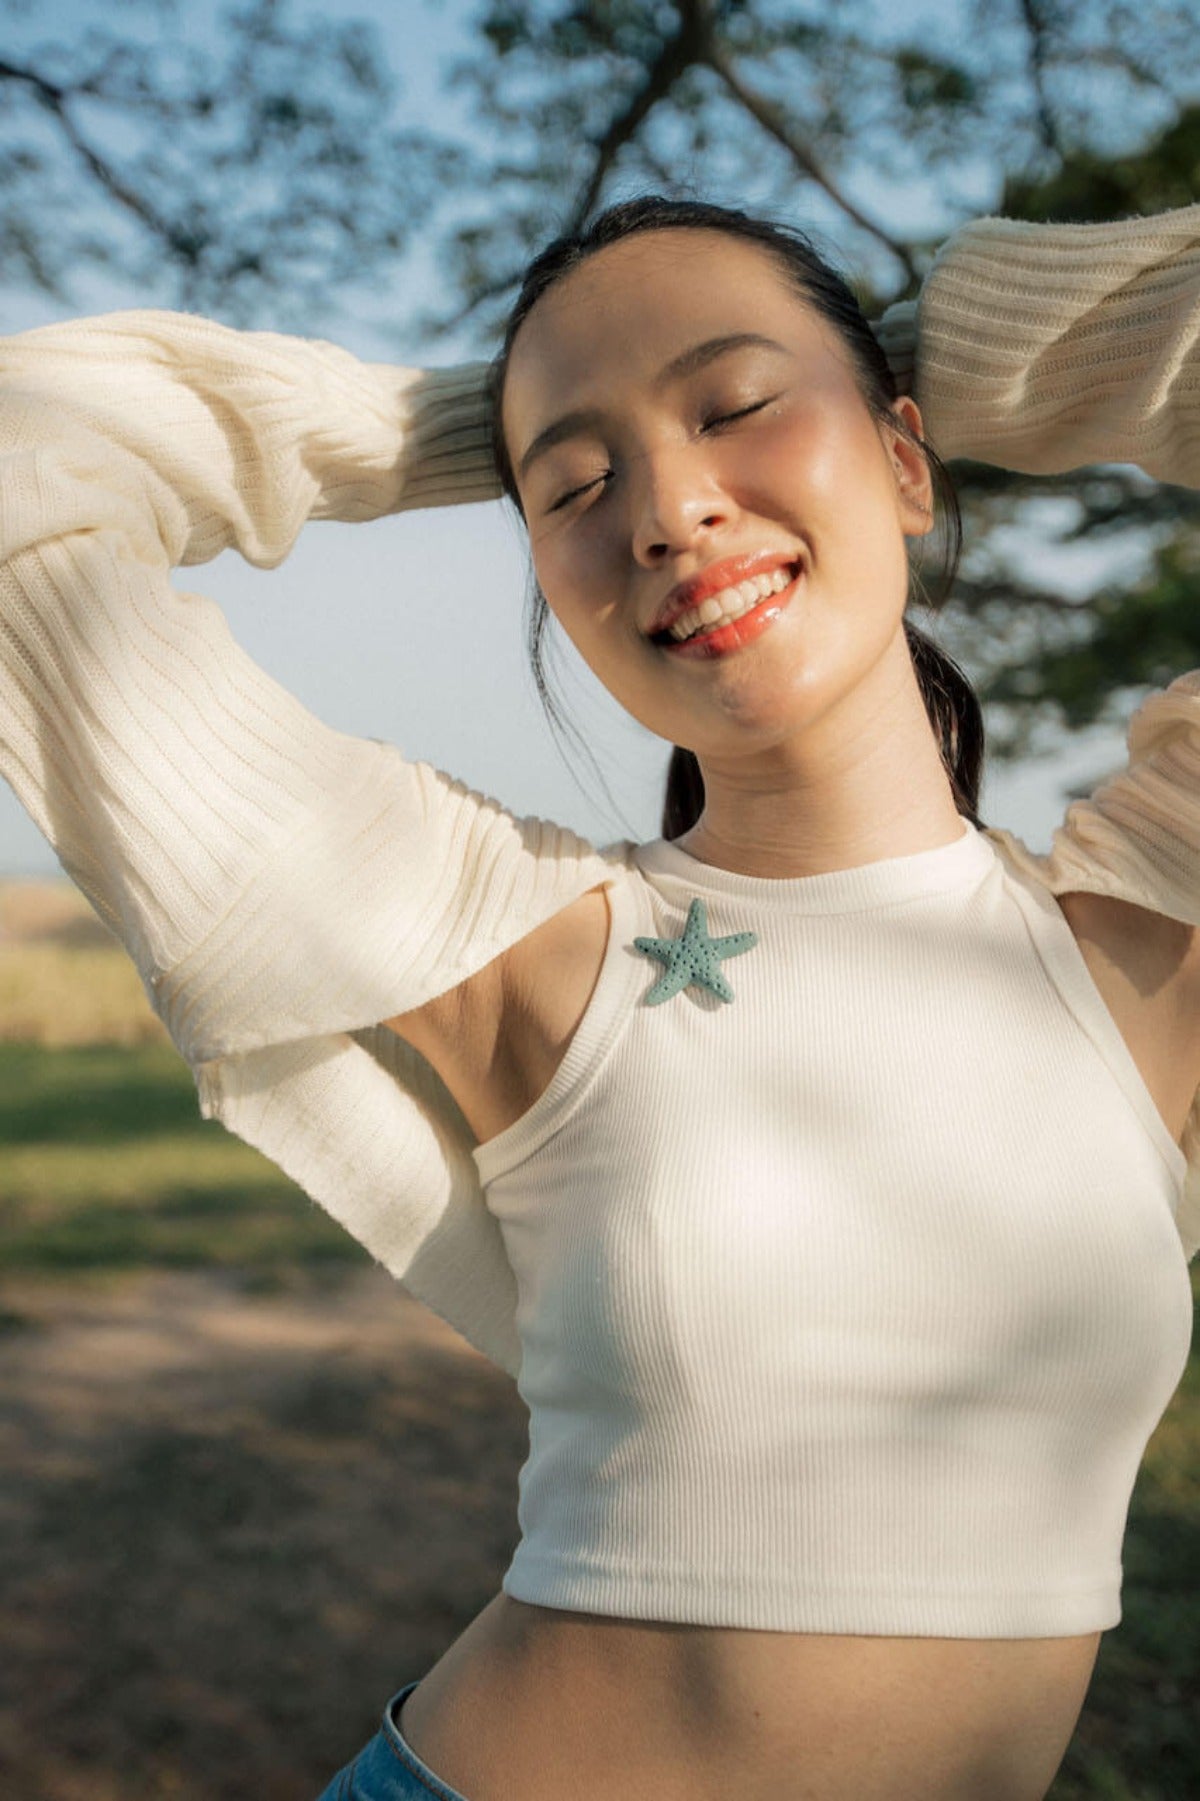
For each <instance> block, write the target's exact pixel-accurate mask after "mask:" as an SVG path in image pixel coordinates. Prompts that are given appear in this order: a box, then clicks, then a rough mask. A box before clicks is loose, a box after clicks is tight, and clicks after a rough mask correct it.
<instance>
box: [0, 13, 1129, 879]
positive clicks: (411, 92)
mask: <svg viewBox="0 0 1200 1801" xmlns="http://www.w3.org/2000/svg"><path fill="white" fill-rule="evenodd" d="M37 10H38V9H32V11H31V19H32V20H34V21H36V17H37ZM220 10H221V9H220V8H219V7H218V6H215V5H213V4H211V3H210V0H192V4H190V5H189V7H188V18H189V20H191V21H192V23H193V26H194V27H195V28H196V29H199V30H204V29H215V25H216V21H217V20H218V19H219V15H220ZM297 10H298V11H300V12H301V13H303V12H305V11H306V10H308V9H306V8H305V7H304V6H303V5H300V6H298V8H297ZM337 10H338V11H339V12H340V13H341V14H342V15H343V16H346V17H364V18H370V19H372V20H374V21H375V22H376V23H377V24H378V26H379V28H380V30H381V33H382V35H383V37H384V40H385V43H386V44H387V46H388V48H389V51H390V55H391V59H392V65H393V68H394V69H395V70H396V71H397V72H398V73H399V74H400V76H401V80H402V93H401V97H400V106H399V114H400V116H402V117H403V118H404V120H405V121H406V122H409V121H411V122H414V123H428V124H431V125H433V124H436V125H438V126H440V127H442V128H444V129H448V130H462V131H464V132H466V133H467V134H469V133H470V130H471V122H470V120H469V118H468V117H467V116H466V114H465V106H464V103H463V101H462V98H461V96H451V95H447V94H445V92H444V91H443V89H442V75H443V72H444V69H445V67H446V64H447V62H448V60H449V59H450V58H451V57H453V56H454V55H455V54H456V53H460V52H461V51H463V50H464V49H465V48H466V47H467V45H468V42H469V39H470V29H469V28H470V22H471V20H472V18H473V17H474V16H475V15H476V14H477V12H478V7H477V5H475V4H474V3H473V0H438V3H436V4H435V3H434V0H348V3H347V4H346V5H344V6H342V7H340V8H338V9H337ZM925 10H926V11H932V12H936V13H938V14H939V17H940V16H941V15H942V14H944V13H945V11H946V6H945V0H943V4H942V5H941V6H936V5H935V6H932V7H931V6H930V5H929V0H925ZM956 10H957V9H956V8H955V7H953V6H951V7H950V11H951V13H954V12H955V11H956ZM106 16H109V9H108V6H107V4H106V5H104V6H97V5H95V4H84V3H82V0H58V3H57V4H56V7H55V9H54V18H55V24H56V28H57V29H59V30H66V29H68V28H69V26H70V24H71V23H72V22H74V21H79V22H80V23H83V22H86V21H87V20H89V19H98V20H99V19H103V18H105V17H106ZM943 22H944V21H943ZM883 192H884V190H883V189H882V188H880V189H879V192H878V193H877V194H876V195H875V196H874V198H875V200H876V202H877V203H879V202H880V197H881V196H882V195H883ZM863 197H864V198H871V196H867V195H864V196H863ZM923 203H924V202H923V197H922V196H920V195H919V194H917V193H915V192H908V191H906V192H905V193H903V194H898V193H897V192H896V191H895V190H893V191H891V192H890V193H889V194H888V195H887V204H888V206H889V207H890V208H891V211H892V216H893V217H895V216H897V213H898V211H899V210H901V209H902V208H903V206H904V205H905V204H908V205H911V206H914V207H920V205H922V204H923ZM410 263H411V266H409V265H406V275H405V280H404V284H403V287H404V291H403V292H402V293H398V294H397V296H396V303H397V305H396V310H397V315H398V316H399V317H403V316H404V314H405V313H408V312H411V314H412V315H413V316H414V317H415V316H416V314H417V313H418V312H419V311H421V310H422V309H423V308H424V307H426V306H428V305H429V304H430V302H431V297H432V296H433V295H434V293H435V284H436V282H437V278H438V274H437V266H436V261H435V259H434V258H433V257H432V255H429V254H425V255H422V254H420V253H418V254H417V256H416V257H414V258H412V259H410ZM147 304H151V305H153V304H163V302H162V301H161V300H159V299H155V297H153V296H151V297H147V296H146V295H144V294H141V293H133V292H130V291H129V290H128V289H127V288H122V287H121V286H120V284H111V285H110V286H108V287H97V286H93V287H92V288H91V289H89V291H88V296H87V303H86V304H85V305H76V306H74V307H70V306H62V305H58V304H56V303H54V302H50V301H47V300H45V299H42V298H39V297H35V296H32V295H29V294H21V293H17V292H13V291H0V333H8V332H15V331H20V330H23V329H26V328H28V327H30V326H34V325H40V324H45V323H49V322H52V321H54V320H57V319H63V318H69V317H71V316H73V315H74V314H77V313H79V312H81V311H88V312H94V311H107V310H115V309H118V308H125V307H129V306H137V305H147ZM312 335H314V336H328V337H333V338H335V339H336V340H337V341H338V342H340V343H342V344H344V345H345V347H346V348H347V349H349V350H351V351H353V352H355V353H356V354H357V355H360V356H363V357H365V358H366V359H368V360H371V361H379V360H387V361H401V362H405V361H409V362H413V363H416V364H418V365H422V364H424V365H425V366H428V365H429V364H432V363H438V364H449V363H454V362H456V361H463V360H468V359H473V358H474V357H475V356H477V355H479V354H480V353H479V351H478V350H477V349H476V348H474V347H473V346H472V345H471V344H470V342H469V341H468V340H467V339H466V338H463V339H461V340H457V341H456V340H450V341H448V342H447V343H444V344H441V345H439V347H438V349H437V351H436V353H432V354H429V355H427V356H426V357H422V356H420V355H419V354H418V355H413V356H411V357H406V356H405V355H404V354H403V352H402V351H401V352H399V353H397V351H396V350H395V348H394V340H393V341H392V344H391V346H390V347H389V348H388V349H387V350H386V351H384V350H383V349H381V345H380V341H379V338H378V335H377V334H375V333H373V332H372V330H371V328H370V326H369V325H368V324H364V323H361V322H356V321H355V320H353V319H350V320H341V321H339V322H338V323H337V325H336V326H335V325H332V324H326V323H324V322H322V321H315V322H314V324H313V326H312ZM177 579H178V580H179V583H180V585H181V586H183V587H186V589H188V590H189V591H199V592H203V593H205V594H207V595H209V596H211V597H212V598H213V599H215V600H216V601H217V602H218V603H219V604H220V605H221V607H222V608H223V609H224V611H225V613H226V616H227V618H228V619H229V622H230V625H231V627H232V629H233V631H234V634H235V636H236V637H237V638H238V639H239V641H240V642H241V643H242V644H243V645H244V646H245V648H246V649H247V650H248V651H249V653H250V655H251V656H253V657H254V658H255V660H256V661H257V662H259V663H260V664H261V665H262V666H263V667H264V668H265V669H267V670H268V671H269V672H270V674H271V675H273V676H274V677H275V678H276V679H277V680H278V681H280V682H282V683H283V684H284V686H285V687H287V688H289V689H290V690H291V691H292V692H293V693H295V694H297V695H298V696H299V697H300V698H301V699H302V700H303V701H304V702H305V704H306V705H308V706H309V707H310V708H311V709H312V710H313V711H314V712H315V713H317V714H318V715H319V716H320V717H321V718H322V719H324V720H326V721H328V722H329V723H330V724H331V725H333V726H335V727H337V728H339V729H340V730H343V731H347V732H352V733H356V734H361V735H364V736H369V737H374V738H382V739H386V740H389V741H390V742H392V743H395V744H397V745H398V746H399V747H400V749H401V750H402V752H403V753H404V754H405V755H407V756H411V757H413V758H414V759H418V758H419V759H421V760H424V761H427V762H431V763H433V764H434V765H435V766H436V767H438V768H440V769H443V770H446V771H448V772H449V773H451V774H452V775H454V776H455V777H457V778H459V779H460V780H462V781H464V782H466V783H467V784H468V785H469V786H470V787H471V788H474V789H476V790H478V791H479V792H481V793H484V794H487V795H490V796H493V797H495V798H496V799H498V800H500V801H501V802H502V803H503V804H504V805H505V806H506V807H508V808H510V809H511V810H512V811H513V812H515V813H517V814H518V815H533V816H537V817H541V818H546V819H553V820H556V821H558V822H560V823H562V824H564V825H569V826H571V827H572V828H573V829H574V830H575V831H577V832H579V833H581V834H582V835H583V836H584V837H586V838H588V839H590V840H591V841H592V842H593V843H595V844H598V845H603V844H607V843H609V842H611V841H612V840H614V839H617V838H625V837H630V838H634V839H636V840H639V841H640V840H644V839H648V838H654V837H657V836H658V835H659V833H660V830H661V808H662V794H663V786H664V780H665V773H666V765H667V760H668V758H669V755H670V745H669V744H668V743H667V742H666V741H665V740H663V739H661V738H658V737H656V736H655V735H654V734H652V733H651V732H649V731H648V730H646V729H645V728H644V727H643V726H641V725H640V724H639V723H638V722H637V721H635V720H633V719H632V718H630V716H629V715H628V714H626V713H625V712H624V711H623V709H622V708H621V707H620V706H619V705H618V704H617V703H616V702H615V701H614V700H613V699H612V697H611V696H610V695H609V694H608V693H607V692H606V691H605V689H604V688H603V687H602V686H601V685H600V683H599V682H598V681H597V680H596V679H595V677H593V676H592V674H591V672H590V670H589V669H588V668H587V666H586V664H584V663H583V661H582V659H581V658H580V657H579V656H578V655H577V653H576V652H575V650H574V648H573V647H572V646H571V644H570V643H569V642H568V641H567V640H566V639H565V637H564V636H563V635H562V634H561V633H558V634H556V637H557V645H558V649H557V651H556V652H555V654H554V655H553V656H552V657H550V658H549V659H548V663H547V671H548V679H549V681H550V682H551V685H552V687H553V689H554V692H555V694H556V697H557V698H558V699H559V703H560V706H561V708H562V710H563V711H564V712H566V713H567V714H568V715H569V717H570V718H571V719H572V721H573V722H574V724H575V725H576V726H577V728H578V729H579V730H580V732H581V733H583V735H584V737H585V739H586V741H587V743H588V744H589V746H590V747H591V750H592V753H593V755H594V756H595V757H596V760H597V762H598V764H599V765H600V768H601V770H602V772H603V775H604V779H605V781H606V783H607V785H608V789H609V792H610V794H611V796H612V800H613V803H614V804H613V805H610V804H609V803H608V801H607V800H606V798H605V796H604V794H603V792H602V791H601V789H600V787H599V784H598V783H597V780H596V777H595V774H594V772H593V770H592V768H591V766H590V764H588V763H587V761H586V760H585V759H584V758H583V757H582V756H581V754H580V753H579V752H578V750H577V749H576V747H575V745H574V743H573V742H572V741H571V740H567V742H566V744H565V745H564V746H563V747H562V748H560V742H559V739H558V738H557V737H556V736H555V735H554V734H553V733H552V731H551V729H550V726H549V724H548V722H547V720H546V719H545V716H544V714H543V712H542V709H541V706H540V704H539V702H538V699H537V695H536V691H535V687H534V682H533V677H532V674H531V672H530V670H529V667H528V663H527V658H526V654H525V650H524V636H525V630H524V606H525V594H526V584H527V579H528V557H527V552H526V548H525V543H524V540H523V536H522V533H521V530H520V526H519V521H518V520H517V518H516V515H515V514H514V513H513V512H512V510H511V509H510V508H508V507H507V506H506V505H505V504H503V503H501V502H499V501H494V502H489V503H486V504H484V505H476V506H469V507H446V508H439V509H434V510H431V511H427V512H423V513H407V514H401V515H398V516H396V517H395V518H391V519H383V520H378V521H373V522H371V523H370V524H367V525H356V526H346V525H338V524H332V523H327V522H319V523H315V524H312V525H310V526H308V527H307V528H306V529H305V530H304V531H303V532H302V533H301V536H300V539H299V542H298V543H297V545H296V548H295V549H294V550H293V552H292V553H291V555H290V556H289V558H288V559H287V560H286V561H285V563H284V564H283V565H282V566H281V567H280V568H279V569H277V570H273V571H270V572H263V571H259V570H255V569H252V568H251V567H250V566H249V565H248V564H246V563H245V562H244V561H243V560H242V559H241V558H240V556H238V554H237V553H236V552H232V551H230V552H224V553H222V555H221V556H219V557H218V558H216V559H215V561H213V562H211V563H209V564H206V565H203V566H201V567H192V568H189V569H188V570H186V571H183V572H181V574H180V576H179V577H178V578H177ZM956 654H958V655H959V656H960V660H962V661H963V662H964V663H965V665H966V666H967V668H968V673H969V670H970V665H969V658H968V657H966V656H964V655H963V654H962V652H961V650H958V649H956ZM1124 756H1125V747H1124V734H1123V732H1122V731H1116V732H1114V731H1113V730H1111V729H1105V730H1102V731H1094V732H1090V733H1087V734H1081V735H1079V736H1076V737H1074V738H1072V740H1071V741H1070V743H1069V745H1068V746H1067V747H1066V748H1065V749H1064V750H1061V751H1057V752H1055V753H1054V754H1052V755H1050V756H1043V757H1039V758H1037V759H1034V760H1032V761H1030V762H1028V763H1026V764H1023V765H1008V766H1004V765H998V764H992V765H991V766H989V767H988V769H987V772H986V774H985V778H984V783H983V788H982V793H981V799H980V813H981V816H982V818H983V819H984V820H985V821H986V823H987V824H989V825H1002V826H1006V827H1008V828H1009V829H1010V830H1012V831H1014V832H1016V833H1017V834H1018V835H1019V836H1020V837H1022V838H1024V839H1025V841H1026V843H1028V844H1029V845H1030V846H1031V848H1034V849H1037V850H1044V849H1047V848H1048V847H1049V841H1050V835H1051V832H1052V830H1053V828H1054V826H1055V825H1056V824H1057V823H1058V822H1059V820H1060V819H1061V817H1062V813H1063V810H1064V806H1065V797H1066V793H1067V791H1068V790H1069V789H1070V788H1071V787H1072V786H1073V785H1074V784H1075V783H1076V782H1077V781H1078V780H1080V779H1081V778H1083V777H1085V776H1090V777H1093V778H1096V779H1098V777H1099V775H1100V774H1102V773H1104V772H1105V771H1106V770H1107V769H1109V768H1115V767H1117V766H1118V765H1119V764H1120V763H1122V762H1123V761H1124ZM57 872H58V864H57V861H56V859H55V857H54V855H53V852H52V851H51V850H50V848H49V846H48V845H47V844H46V843H45V841H44V840H43V839H42V838H41V836H40V834H39V833H38V832H37V831H36V829H35V828H34V827H33V825H32V823H31V822H30V821H29V819H28V818H27V817H26V815H25V814H24V812H23V811H22V809H21V808H20V806H19V805H18V803H17V801H16V799H15V797H14V796H13V795H12V793H11V791H10V790H9V789H8V788H7V786H6V785H5V784H3V783H2V782H0V876H44V875H48V874H54V873H57Z"/></svg>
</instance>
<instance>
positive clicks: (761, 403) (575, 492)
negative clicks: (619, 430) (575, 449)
mask: <svg viewBox="0 0 1200 1801" xmlns="http://www.w3.org/2000/svg"><path fill="white" fill-rule="evenodd" d="M773 400H778V394H768V398H766V400H755V402H751V403H750V405H748V407H739V409H737V412H717V414H714V416H712V418H708V420H705V423H703V425H701V430H705V432H708V430H712V429H714V427H717V425H733V423H735V421H737V420H746V418H750V414H751V412H762V409H764V407H769V405H771V402H773ZM611 474H613V470H611V468H605V472H604V474H602V475H593V479H591V481H586V483H584V484H582V486H580V488H569V490H568V493H560V495H559V499H557V501H555V502H553V504H551V506H548V508H546V511H548V513H557V511H560V508H564V506H569V504H571V501H578V497H580V495H582V493H587V490H589V488H596V486H598V484H600V483H602V481H607V479H609V475H611Z"/></svg>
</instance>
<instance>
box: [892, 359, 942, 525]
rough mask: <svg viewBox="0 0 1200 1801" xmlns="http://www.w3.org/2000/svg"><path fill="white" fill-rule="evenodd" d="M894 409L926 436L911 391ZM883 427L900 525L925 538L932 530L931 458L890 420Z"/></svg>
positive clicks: (918, 434) (893, 404)
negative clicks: (891, 423)
mask: <svg viewBox="0 0 1200 1801" xmlns="http://www.w3.org/2000/svg"><path fill="white" fill-rule="evenodd" d="M892 411H893V413H895V414H897V416H898V417H899V418H901V419H902V420H903V421H904V423H905V424H906V425H907V426H909V427H910V429H911V430H912V431H913V433H914V434H915V435H916V436H917V437H918V438H923V437H924V436H925V429H924V426H923V424H922V422H921V409H920V407H919V406H918V405H917V403H916V401H915V400H914V399H913V398H912V396H911V395H910V394H902V395H901V396H900V398H899V400H896V401H894V402H893V403H892ZM880 430H881V432H882V435H883V441H884V446H885V448H886V450H887V453H888V457H889V459H890V461H891V464H892V472H893V474H894V476H895V478H896V495H897V501H898V503H899V509H900V524H901V529H902V530H903V532H904V535H905V537H906V538H923V537H924V536H925V534H926V533H927V532H931V531H932V530H933V474H932V472H931V470H930V467H929V462H928V459H927V458H926V456H925V455H924V453H923V452H922V451H920V450H918V449H917V446H916V445H915V444H910V443H909V441H908V439H907V438H906V437H904V435H903V434H902V433H901V432H898V431H893V430H892V428H891V427H890V426H889V425H887V424H883V425H881V427H880Z"/></svg>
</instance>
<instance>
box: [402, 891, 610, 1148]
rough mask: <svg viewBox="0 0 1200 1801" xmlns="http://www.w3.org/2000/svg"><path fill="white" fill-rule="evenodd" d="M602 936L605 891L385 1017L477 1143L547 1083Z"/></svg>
mask: <svg viewBox="0 0 1200 1801" xmlns="http://www.w3.org/2000/svg"><path fill="white" fill-rule="evenodd" d="M608 930H609V910H608V902H607V899H606V896H605V890H604V887H603V886H601V887H597V888H591V889H589V890H588V892H587V893H586V894H582V895H580V896H579V898H578V900H575V901H572V902H571V903H570V904H569V905H568V906H566V907H563V908H562V909H561V910H560V911H559V912H558V913H555V914H553V915H552V916H551V917H550V918H549V919H547V920H544V921H543V922H542V924H541V925H540V926H538V927H537V928H536V929H535V930H534V931H532V932H530V933H528V934H527V936H526V937H524V938H519V939H518V940H517V942H516V943H515V944H513V945H511V946H510V947H509V949H508V950H507V951H505V952H504V953H503V954H502V955H501V956H499V957H496V958H494V959H493V961H492V962H491V963H488V964H486V965H485V966H484V968H483V969H481V970H479V971H478V972H477V973H476V974H475V975H473V976H470V977H468V979H467V980H466V981H465V982H460V983H459V985H458V986H457V987H456V988H451V989H449V990H448V991H447V992H446V993H445V994H439V995H437V996H436V997H435V998H434V999H433V1000H431V1001H427V1002H426V1004H425V1005H424V1006H423V1007H417V1008H414V1009H413V1011H412V1012H410V1013H399V1014H397V1015H396V1016H395V1017H394V1018H392V1019H389V1020H385V1021H384V1024H385V1025H387V1026H390V1028H391V1029H392V1031H394V1032H396V1033H397V1034H398V1035H399V1036H400V1037H401V1038H403V1039H404V1040H405V1041H406V1042H407V1043H408V1044H411V1045H412V1046H413V1048H414V1049H415V1050H417V1051H419V1052H420V1054H421V1055H422V1056H423V1057H424V1058H425V1059H426V1061H427V1062H428V1063H430V1064H432V1066H433V1068H434V1069H435V1070H436V1071H437V1073H438V1075H439V1076H440V1077H441V1078H442V1081H443V1082H444V1083H445V1084H446V1086H447V1088H448V1089H449V1090H450V1092H451V1094H452V1095H453V1096H454V1098H455V1100H456V1101H457V1102H458V1105H459V1107H460V1108H461V1109H462V1112H463V1114H464V1116H465V1118H466V1120H467V1123H468V1124H469V1125H470V1127H471V1129H472V1131H473V1132H474V1133H475V1136H476V1137H477V1138H478V1140H479V1141H480V1143H481V1144H482V1143H485V1142H486V1141H487V1139H489V1138H494V1137H495V1136H496V1134H497V1133H499V1132H502V1131H504V1130H505V1129H506V1128H507V1127H508V1126H509V1125H511V1124H512V1123H513V1122H514V1121H515V1120H517V1119H519V1118H520V1117H521V1115H522V1114H523V1113H525V1112H527V1111H528V1109H529V1108H530V1107H531V1106H532V1105H533V1103H534V1101H535V1100H537V1098H538V1097H539V1095H541V1094H542V1093H543V1091H544V1090H545V1089H546V1087H547V1086H548V1085H549V1083H550V1081H551V1079H552V1077H553V1075H554V1072H555V1070H556V1069H557V1068H558V1065H559V1064H560V1063H561V1061H562V1059H563V1057H564V1056H565V1055H566V1052H567V1048H568V1046H569V1045H570V1042H571V1039H572V1038H573V1037H574V1035H575V1032H576V1029H577V1028H578V1025H579V1022H580V1020H581V1019H582V1018H583V1015H584V1013H585V1011H586V1009H587V1004H588V1002H589V1000H590V999H591V996H592V991H593V990H594V988H595V986H596V981H597V978H598V977H599V974H600V967H601V965H602V963H603V961H604V953H605V950H606V948H607V944H608Z"/></svg>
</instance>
